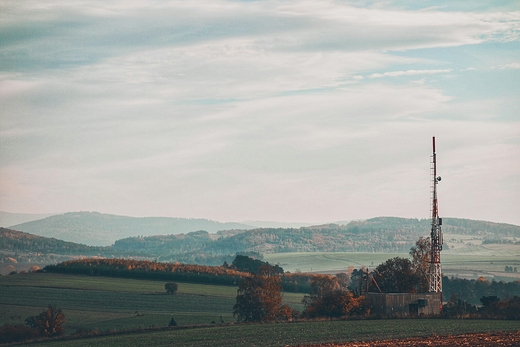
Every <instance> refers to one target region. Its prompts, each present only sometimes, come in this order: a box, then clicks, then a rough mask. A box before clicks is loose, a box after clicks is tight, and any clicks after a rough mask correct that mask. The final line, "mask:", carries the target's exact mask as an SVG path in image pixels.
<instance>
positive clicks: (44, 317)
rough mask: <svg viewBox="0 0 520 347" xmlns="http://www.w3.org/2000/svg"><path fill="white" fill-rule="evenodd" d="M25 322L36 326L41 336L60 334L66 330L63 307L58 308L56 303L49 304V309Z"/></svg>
mask: <svg viewBox="0 0 520 347" xmlns="http://www.w3.org/2000/svg"><path fill="white" fill-rule="evenodd" d="M25 323H26V324H27V325H28V326H30V327H32V328H36V329H37V330H38V331H39V333H40V335H41V336H46V337H52V336H59V335H61V334H63V333H64V332H65V328H64V327H63V324H64V323H65V315H64V314H63V312H62V311H61V308H57V307H56V306H55V305H49V306H47V309H46V310H45V311H43V312H41V313H40V314H39V315H37V316H33V317H29V318H27V319H26V320H25Z"/></svg>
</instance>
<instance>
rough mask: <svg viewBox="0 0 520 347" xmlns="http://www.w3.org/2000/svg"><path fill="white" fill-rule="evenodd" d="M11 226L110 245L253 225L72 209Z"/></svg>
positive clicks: (63, 238) (27, 230)
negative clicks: (126, 241) (127, 238)
mask: <svg viewBox="0 0 520 347" xmlns="http://www.w3.org/2000/svg"><path fill="white" fill-rule="evenodd" d="M9 228H11V229H15V230H19V231H24V232H27V233H31V234H35V235H39V236H45V237H54V238H57V239H60V240H65V241H69V242H76V243H82V244H86V245H91V246H109V245H111V244H113V243H114V242H115V241H116V240H118V239H122V238H125V237H137V236H151V235H169V234H181V233H188V232H192V231H198V230H205V231H207V232H209V233H215V232H217V231H219V230H229V229H252V228H253V227H251V226H249V225H246V224H241V223H220V222H215V221H212V220H207V219H187V218H169V217H142V218H137V217H126V216H116V215H111V214H103V213H98V212H69V213H65V214H60V215H54V216H50V217H47V218H44V219H40V220H35V221H30V222H26V223H22V224H17V225H12V226H10V227H9Z"/></svg>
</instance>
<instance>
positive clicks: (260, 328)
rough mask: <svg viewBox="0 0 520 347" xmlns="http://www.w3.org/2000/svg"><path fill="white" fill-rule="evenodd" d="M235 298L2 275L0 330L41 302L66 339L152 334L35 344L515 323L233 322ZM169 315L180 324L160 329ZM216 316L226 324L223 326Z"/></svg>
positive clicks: (431, 330)
mask: <svg viewBox="0 0 520 347" xmlns="http://www.w3.org/2000/svg"><path fill="white" fill-rule="evenodd" d="M235 296H236V287H232V286H215V285H202V284H189V283H179V291H178V294H176V295H167V294H165V291H164V282H163V281H150V280H132V279H120V278H106V277H93V276H92V277H91V276H75V275H61V274H47V273H41V274H37V273H34V274H18V275H12V276H3V277H0V325H2V324H4V323H10V324H17V323H23V321H24V319H25V318H26V317H29V316H32V315H36V314H38V313H39V312H41V311H42V309H44V308H45V307H46V306H47V304H56V305H57V306H58V307H60V308H62V309H63V312H64V314H65V316H66V333H67V334H71V333H74V332H75V331H77V330H98V331H101V332H112V333H113V332H114V331H121V330H131V329H138V328H145V329H148V328H151V329H148V330H147V331H139V332H133V333H126V334H117V335H108V336H99V337H91V338H84V339H72V340H65V341H52V342H42V343H39V344H38V345H42V346H149V345H153V346H188V347H189V346H217V347H218V346H222V347H224V346H225V347H234V346H286V345H296V344H304V343H305V344H310V343H322V342H333V341H353V340H355V341H359V340H376V339H386V338H394V337H411V336H431V335H440V336H442V335H449V334H460V333H467V332H493V331H512V330H515V331H516V330H520V321H502V320H496V321H489V320H456V321H454V320H444V319H435V320H427V319H417V320H414V319H406V320H366V321H318V322H294V323H279V324H233V322H234V318H233V317H232V307H233V305H234V303H235ZM302 297H303V294H293V293H285V294H284V301H285V302H286V303H289V304H291V305H292V306H293V307H296V308H297V309H300V310H301V304H300V302H301V299H302ZM172 315H173V317H174V318H175V320H176V321H177V323H178V324H179V327H178V328H173V329H166V328H165V327H166V326H167V324H168V322H169V320H170V319H171V317H172ZM221 319H222V320H223V321H224V324H221ZM190 326H191V327H190ZM194 326H195V327H194ZM157 328H163V330H157ZM164 329H166V330H164Z"/></svg>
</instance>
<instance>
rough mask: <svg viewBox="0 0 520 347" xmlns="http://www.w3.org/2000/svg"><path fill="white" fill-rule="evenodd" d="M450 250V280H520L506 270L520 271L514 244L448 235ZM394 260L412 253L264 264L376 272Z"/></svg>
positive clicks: (294, 257)
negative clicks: (507, 268)
mask: <svg viewBox="0 0 520 347" xmlns="http://www.w3.org/2000/svg"><path fill="white" fill-rule="evenodd" d="M445 238H446V239H448V238H449V239H450V240H452V241H446V242H445V244H446V245H447V246H448V247H449V248H448V247H447V249H445V250H444V251H443V252H442V253H441V261H442V271H443V274H444V275H446V276H455V277H461V278H468V279H476V278H478V277H480V276H483V277H485V278H486V279H488V280H492V279H495V280H505V281H515V280H520V272H517V273H510V272H509V273H508V272H505V267H506V266H511V267H517V268H518V271H520V246H519V245H511V244H492V245H482V240H479V239H475V238H474V237H470V236H468V235H456V234H446V235H445ZM394 257H405V258H408V257H409V255H408V253H362V252H307V253H276V254H266V255H264V260H265V261H268V262H269V263H271V264H278V265H280V266H281V267H283V268H284V270H286V271H290V272H298V271H302V272H326V273H332V274H335V273H338V272H344V271H345V270H346V269H347V268H348V267H349V266H353V267H354V268H356V269H359V268H360V267H361V266H367V267H369V268H374V267H376V266H377V265H379V264H381V263H383V262H385V261H386V260H388V259H390V258H394Z"/></svg>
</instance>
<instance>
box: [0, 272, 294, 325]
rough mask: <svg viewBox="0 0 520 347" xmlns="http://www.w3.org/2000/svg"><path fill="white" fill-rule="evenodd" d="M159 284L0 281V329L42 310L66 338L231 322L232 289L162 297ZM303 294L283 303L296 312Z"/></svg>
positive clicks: (192, 288) (195, 289)
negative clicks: (60, 319) (58, 312)
mask: <svg viewBox="0 0 520 347" xmlns="http://www.w3.org/2000/svg"><path fill="white" fill-rule="evenodd" d="M164 283H165V282H164V281H150V280H133V279H121V278H108V277H91V276H75V275H60V274H47V273H32V274H18V275H12V276H2V277H0V325H3V324H5V323H10V324H17V323H23V321H24V320H25V318H27V317H29V316H33V315H36V314H38V313H39V312H41V311H42V310H43V309H44V308H46V307H47V305H48V304H55V305H57V306H58V307H60V308H61V309H62V310H63V312H64V313H65V315H66V317H67V322H66V330H67V332H68V333H71V332H75V331H76V330H78V329H98V330H102V331H106V330H114V329H115V330H121V329H133V328H146V327H152V326H153V327H164V326H167V325H168V322H169V321H170V319H171V317H172V316H173V317H174V318H175V320H176V322H177V324H179V325H193V324H212V322H215V323H220V322H221V319H222V320H223V321H224V322H226V323H229V322H233V321H235V319H234V318H233V316H232V309H233V305H234V304H235V298H236V293H237V288H236V287H233V286H216V285H204V284H192V283H179V290H178V293H177V294H176V295H168V294H166V293H165V290H164ZM302 297H303V294H294V293H285V294H284V302H285V303H287V304H289V305H291V306H293V307H295V308H297V309H299V310H301V300H302Z"/></svg>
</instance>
